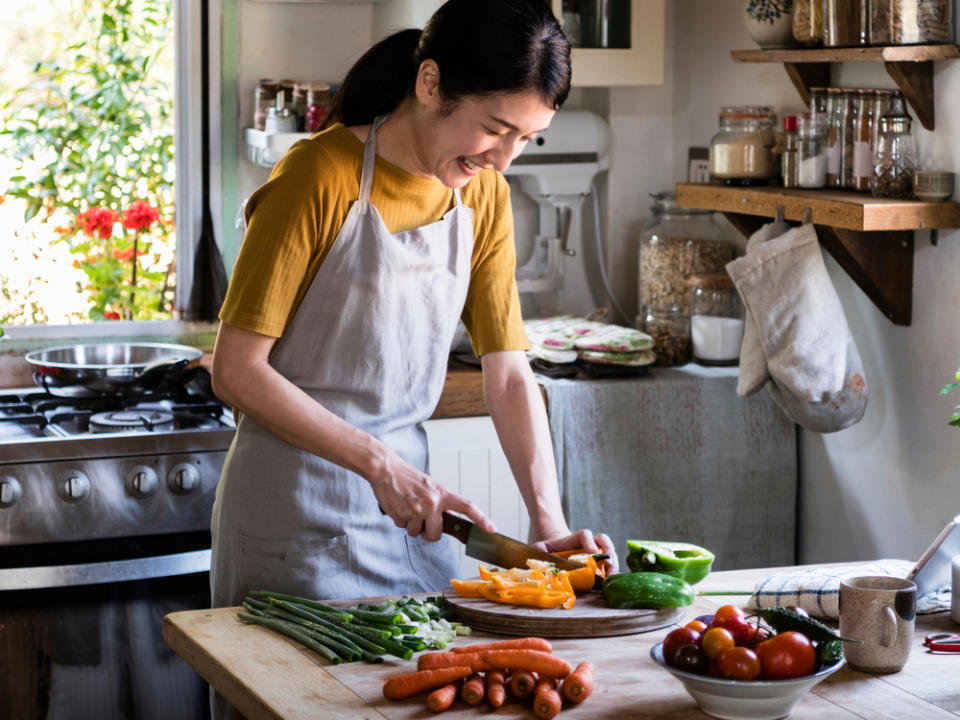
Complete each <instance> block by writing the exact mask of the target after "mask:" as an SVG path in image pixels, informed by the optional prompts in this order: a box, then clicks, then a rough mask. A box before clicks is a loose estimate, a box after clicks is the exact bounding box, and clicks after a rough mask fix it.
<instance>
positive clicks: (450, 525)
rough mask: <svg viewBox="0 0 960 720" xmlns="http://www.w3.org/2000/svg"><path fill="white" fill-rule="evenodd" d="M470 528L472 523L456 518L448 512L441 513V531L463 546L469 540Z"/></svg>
mask: <svg viewBox="0 0 960 720" xmlns="http://www.w3.org/2000/svg"><path fill="white" fill-rule="evenodd" d="M472 527H473V523H472V522H470V521H469V520H467V519H466V518H462V517H457V516H456V515H451V514H450V513H448V512H445V513H443V531H444V532H445V533H446V534H447V535H452V536H453V537H455V538H456V539H457V540H459V541H460V542H462V543H463V544H464V545H466V544H467V540H468V539H469V538H470V528H472Z"/></svg>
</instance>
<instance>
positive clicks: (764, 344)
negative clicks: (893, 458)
mask: <svg viewBox="0 0 960 720" xmlns="http://www.w3.org/2000/svg"><path fill="white" fill-rule="evenodd" d="M727 271H728V272H729V273H730V277H731V278H733V282H734V284H735V285H736V287H737V291H738V292H739V293H740V297H741V298H742V299H743V302H744V305H745V306H746V307H747V308H748V309H749V311H750V313H751V315H752V317H753V321H754V324H755V327H756V330H757V335H758V336H759V340H760V346H761V348H762V350H763V355H764V358H765V360H766V367H767V371H768V372H769V373H770V379H771V381H772V382H771V384H770V387H771V394H772V395H773V397H774V399H775V400H776V401H777V402H778V404H779V405H780V406H781V407H782V408H783V410H784V411H785V412H786V413H787V414H788V415H789V416H790V417H791V418H792V419H793V421H794V422H796V423H797V424H798V425H800V426H802V427H804V428H806V429H808V430H813V431H815V432H835V431H837V430H842V429H843V428H845V427H849V426H850V425H852V424H853V423H855V422H857V421H859V420H860V419H861V418H862V417H863V413H864V411H865V410H866V405H867V386H866V381H865V379H864V376H863V363H862V361H861V360H860V354H859V352H858V351H857V347H856V345H855V343H854V341H853V336H852V335H851V334H850V328H849V326H848V325H847V320H846V317H845V316H844V314H843V307H842V306H841V304H840V298H839V297H838V296H837V291H836V290H835V289H834V287H833V283H832V282H831V281H830V276H829V275H828V273H827V268H826V265H825V264H824V262H823V256H822V254H821V251H820V243H819V242H818V240H817V234H816V231H815V230H814V227H813V225H811V224H809V223H808V224H805V225H801V226H800V227H798V228H794V229H792V230H789V231H788V232H786V233H784V234H783V235H781V236H779V237H776V238H773V239H772V240H768V241H766V242H764V243H762V244H760V245H759V246H757V247H756V248H755V249H751V251H750V252H748V253H747V255H745V256H744V257H742V258H738V259H737V260H734V261H733V262H731V263H729V264H728V265H727Z"/></svg>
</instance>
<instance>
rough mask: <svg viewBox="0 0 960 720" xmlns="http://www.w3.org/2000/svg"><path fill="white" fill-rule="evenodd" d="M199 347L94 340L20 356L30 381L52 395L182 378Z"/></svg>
mask: <svg viewBox="0 0 960 720" xmlns="http://www.w3.org/2000/svg"><path fill="white" fill-rule="evenodd" d="M202 356H203V351H202V350H200V349H199V348H195V347H190V346H189V345H170V344H165V343H96V344H89V345H63V346H60V347H53V348H47V349H46V350H34V351H33V352H29V353H27V354H26V356H25V359H26V361H27V362H28V363H30V364H31V365H32V366H33V381H34V382H35V383H36V384H37V385H39V386H40V387H42V388H44V389H46V390H49V391H50V392H52V393H54V394H57V395H89V394H101V395H102V394H114V393H131V392H142V391H144V390H149V389H152V388H155V387H157V386H159V385H160V384H161V383H164V382H167V383H169V382H181V383H182V382H186V381H187V380H189V378H190V376H191V375H192V374H193V371H194V370H196V368H197V367H199V363H200V358H201V357H202Z"/></svg>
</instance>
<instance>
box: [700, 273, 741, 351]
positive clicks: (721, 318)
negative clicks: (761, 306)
mask: <svg viewBox="0 0 960 720" xmlns="http://www.w3.org/2000/svg"><path fill="white" fill-rule="evenodd" d="M687 282H688V284H689V286H690V339H691V343H692V351H693V358H694V360H696V361H697V362H698V363H701V364H703V365H732V364H735V363H736V362H737V361H738V360H739V358H740V345H741V343H742V341H743V323H744V310H743V302H742V301H741V300H740V296H739V295H738V294H737V289H736V287H734V284H733V280H731V279H730V276H729V275H728V274H727V273H726V272H723V273H702V274H698V275H691V276H690V278H689V279H688V281H687Z"/></svg>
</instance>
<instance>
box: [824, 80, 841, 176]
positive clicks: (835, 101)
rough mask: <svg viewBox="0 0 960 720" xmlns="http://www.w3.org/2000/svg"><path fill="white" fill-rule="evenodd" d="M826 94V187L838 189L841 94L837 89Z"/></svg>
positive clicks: (828, 90)
mask: <svg viewBox="0 0 960 720" xmlns="http://www.w3.org/2000/svg"><path fill="white" fill-rule="evenodd" d="M827 94H828V96H829V97H828V99H827V103H828V104H829V106H830V121H829V124H828V126H827V136H826V140H825V146H826V149H827V187H828V188H839V187H843V176H842V175H841V174H840V156H841V155H842V154H843V145H842V144H841V142H840V136H841V134H842V130H843V92H842V91H841V90H840V89H839V88H828V89H827Z"/></svg>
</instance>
